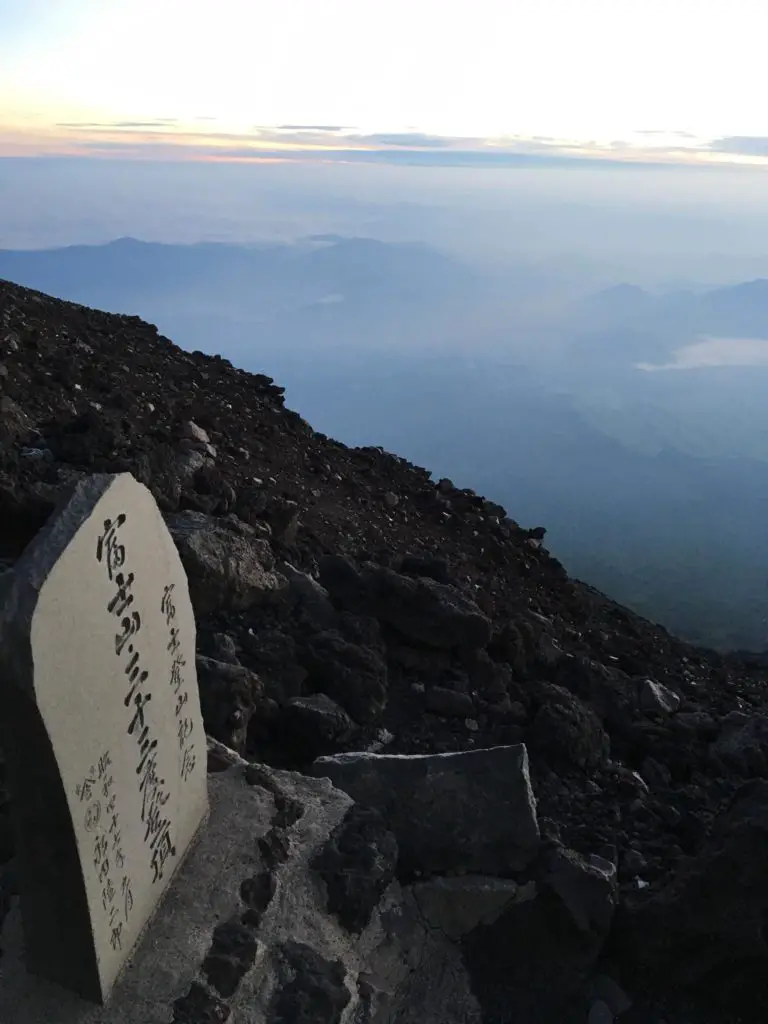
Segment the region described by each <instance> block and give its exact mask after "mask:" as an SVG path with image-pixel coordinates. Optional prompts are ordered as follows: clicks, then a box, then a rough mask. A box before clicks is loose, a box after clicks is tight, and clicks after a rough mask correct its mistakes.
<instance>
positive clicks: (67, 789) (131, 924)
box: [0, 473, 208, 1003]
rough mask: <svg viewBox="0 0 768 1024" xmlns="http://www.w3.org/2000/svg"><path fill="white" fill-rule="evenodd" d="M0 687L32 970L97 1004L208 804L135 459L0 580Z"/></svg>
mask: <svg viewBox="0 0 768 1024" xmlns="http://www.w3.org/2000/svg"><path fill="white" fill-rule="evenodd" d="M0 700H2V714H1V721H2V745H3V749H4V752H5V758H6V763H7V773H8V783H9V789H10V792H11V799H12V806H13V813H14V817H15V836H16V849H17V865H18V874H19V894H20V900H21V912H22V918H23V924H24V945H25V960H26V965H27V970H28V971H30V972H33V973H35V974H38V975H40V976H42V977H45V978H47V979H48V980H51V981H55V982H58V983H59V984H61V985H63V986H65V987H66V988H68V989H71V990H73V991H74V992H76V993H77V994H78V995H80V996H82V997H84V998H86V999H89V1000H91V1001H94V1002H98V1003H103V1002H105V1001H106V999H107V997H108V995H109V992H110V990H111V988H112V986H113V985H114V983H115V980H116V979H117V977H118V975H119V973H120V970H121V967H122V966H123V964H124V963H125V961H126V959H127V958H128V956H129V954H130V953H131V951H132V949H133V947H134V946H135V945H136V942H137V940H138V939H139V936H140V935H141V933H142V931H143V930H144V928H145V927H146V925H147V923H148V922H149V920H150V918H151V916H152V914H153V912H154V911H155V909H156V907H157V905H158V902H159V901H160V899H161V897H162V895H163V893H164V892H165V890H166V889H167V887H168V884H169V882H170V881H171V879H172V878H173V875H174V873H175V872H176V870H177V869H178V867H179V865H180V864H181V862H182V860H183V858H184V856H185V853H186V852H187V850H188V849H189V847H190V844H191V843H192V840H193V839H194V837H195V835H196V833H197V832H198V830H199V828H200V826H201V824H202V823H203V821H204V819H205V817H206V815H207V809H208V794H207V774H206V742H205V733H204V728H203V723H202V718H201V715H200V701H199V696H198V688H197V679H196V675H195V621H194V616H193V612H192V605H191V603H190V600H189V594H188V590H187V580H186V576H185V574H184V569H183V568H182V565H181V561H180V559H179V556H178V554H177V552H176V548H175V546H174V543H173V540H172V539H171V536H170V534H169V533H168V531H167V529H166V527H165V524H164V523H163V520H162V518H161V516H160V513H159V511H158V509H157V506H156V505H155V502H154V499H153V498H152V496H151V494H150V492H149V491H148V490H147V489H146V488H145V487H144V486H143V485H141V484H139V483H138V482H137V481H136V480H134V478H133V477H132V476H131V475H130V474H128V473H124V474H119V475H116V476H115V475H110V476H106V475H104V476H92V477H88V478H85V479H83V480H81V481H80V482H79V483H78V484H77V485H76V487H75V488H74V491H73V493H72V495H71V497H70V498H69V500H68V501H67V502H66V503H65V504H63V505H62V506H61V507H60V508H59V509H58V510H57V511H56V512H55V513H54V515H53V516H52V517H51V519H50V521H49V522H48V524H47V525H46V526H45V528H44V529H43V530H42V531H41V533H40V534H39V535H38V537H37V538H36V539H35V540H34V541H33V543H32V544H31V545H30V546H29V547H28V548H27V550H26V551H25V552H24V554H23V555H22V557H21V558H20V560H19V561H18V562H17V564H16V565H15V567H14V568H13V570H12V571H10V572H8V573H6V574H4V576H3V577H2V594H0Z"/></svg>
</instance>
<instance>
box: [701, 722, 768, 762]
mask: <svg viewBox="0 0 768 1024" xmlns="http://www.w3.org/2000/svg"><path fill="white" fill-rule="evenodd" d="M709 750H710V754H711V755H713V756H714V757H715V758H717V759H718V760H720V761H721V762H722V763H723V764H725V765H726V766H728V767H729V768H731V769H732V770H734V771H736V772H738V773H739V774H740V775H743V776H747V777H748V776H752V775H760V776H765V775H768V716H766V715H755V714H752V715H747V714H744V713H743V712H741V711H731V712H730V714H728V715H726V716H725V718H724V719H723V721H722V724H721V731H720V735H719V737H718V738H717V739H716V740H715V742H714V743H712V744H711V745H710V748H709Z"/></svg>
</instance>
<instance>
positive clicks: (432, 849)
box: [311, 744, 539, 875]
mask: <svg viewBox="0 0 768 1024" xmlns="http://www.w3.org/2000/svg"><path fill="white" fill-rule="evenodd" d="M311 771H312V774H313V775H317V776H326V777H327V778H329V779H331V781H332V782H333V784H334V785H335V786H338V787H339V788H340V789H343V790H344V791H345V792H346V793H349V795H350V796H351V797H352V798H353V799H354V800H356V801H358V802H359V803H362V804H367V805H369V806H371V807H375V808H376V809H377V810H378V811H379V812H380V813H381V814H382V815H383V816H384V820H385V821H386V823H387V827H388V828H390V829H391V831H392V832H393V833H394V834H395V837H396V839H397V843H398V847H399V849H400V862H399V867H400V872H401V874H405V875H409V874H411V873H422V874H451V873H471V874H483V875H503V874H505V873H506V872H509V871H516V870H520V869H521V868H524V867H525V866H526V865H528V864H529V863H530V862H531V861H532V860H533V858H534V857H535V855H536V852H537V850H538V848H539V828H538V822H537V818H536V800H535V798H534V795H533V790H532V787H531V780H530V775H529V772H528V754H527V751H526V749H525V746H524V745H523V744H517V745H515V746H507V747H492V748H490V749H484V750H473V751H468V752H463V753H452V754H427V755H414V756H405V755H397V754H369V753H351V754H338V755H336V756H333V757H321V758H318V759H317V760H316V761H315V762H314V763H313V765H312V769H311Z"/></svg>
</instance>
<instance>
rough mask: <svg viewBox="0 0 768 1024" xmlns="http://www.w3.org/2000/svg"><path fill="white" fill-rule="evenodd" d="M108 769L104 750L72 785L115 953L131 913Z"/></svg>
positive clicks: (109, 763) (108, 756)
mask: <svg viewBox="0 0 768 1024" xmlns="http://www.w3.org/2000/svg"><path fill="white" fill-rule="evenodd" d="M111 768H112V756H111V754H110V752H109V750H105V751H104V752H103V754H102V755H101V756H100V757H99V760H98V761H97V763H96V764H95V765H91V767H90V768H89V770H88V772H87V773H86V775H85V776H84V777H83V778H82V779H81V781H80V782H79V783H78V784H77V785H76V786H75V794H76V796H77V797H78V799H79V801H80V804H81V806H82V808H83V826H84V828H85V831H86V832H87V833H88V834H89V836H90V837H91V839H92V841H93V845H92V848H91V854H92V857H93V867H94V870H95V872H96V876H97V878H98V882H99V885H100V886H101V905H102V908H103V910H104V914H105V915H106V921H107V929H108V932H109V944H110V946H111V947H112V949H113V951H116V950H122V948H123V929H124V928H126V927H127V925H128V922H129V920H130V916H131V911H132V910H133V888H132V882H131V877H130V875H129V874H128V873H127V872H126V870H125V867H126V864H125V854H124V852H123V838H122V824H121V821H120V812H119V810H118V808H117V797H116V795H115V792H114V786H115V780H114V777H113V775H112V772H111Z"/></svg>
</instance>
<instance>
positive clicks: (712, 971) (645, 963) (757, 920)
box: [615, 779, 768, 1020]
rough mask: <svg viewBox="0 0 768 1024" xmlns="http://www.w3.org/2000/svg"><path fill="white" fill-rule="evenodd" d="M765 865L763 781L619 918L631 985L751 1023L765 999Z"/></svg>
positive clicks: (767, 789) (767, 796) (748, 788)
mask: <svg viewBox="0 0 768 1024" xmlns="http://www.w3.org/2000/svg"><path fill="white" fill-rule="evenodd" d="M766 863H768V781H766V780H765V779H755V780H753V781H752V782H748V783H745V784H744V785H743V786H742V787H741V788H740V789H739V790H738V791H737V793H736V794H735V796H734V798H733V800H732V801H731V804H730V806H729V807H727V808H726V809H725V810H724V811H723V812H722V813H721V814H720V815H719V816H718V818H717V819H716V820H715V822H714V823H713V826H712V829H711V833H710V835H709V837H708V838H707V840H706V841H705V843H704V844H703V846H702V847H701V848H700V850H699V851H698V853H697V854H696V855H695V856H693V857H691V858H690V859H689V860H687V861H685V862H684V863H683V864H682V866H681V869H680V870H679V871H678V872H677V874H676V875H675V876H674V877H673V878H672V880H671V881H670V882H669V883H668V884H667V885H666V886H664V887H663V888H662V889H661V890H660V891H659V892H657V893H656V894H654V895H653V896H652V897H651V898H650V899H647V900H644V901H637V902H635V903H634V904H629V905H628V906H627V908H626V910H625V911H624V913H623V914H622V916H621V919H618V918H617V929H616V933H615V939H616V951H617V953H618V955H619V956H620V960H621V962H622V964H623V966H624V968H625V970H626V972H627V978H628V979H629V980H631V982H632V987H634V988H635V990H636V991H645V992H663V991H667V992H673V993H680V994H684V995H685V996H686V998H687V999H690V1000H692V1002H691V1003H690V1006H691V1009H693V1007H694V1006H700V1007H702V1008H704V1007H708V1008H713V1007H714V1006H715V1005H717V1007H718V1008H720V1009H721V1010H722V1009H724V1008H725V1007H728V1008H729V1009H731V1012H732V1013H733V1014H734V1016H733V1017H732V1018H728V1019H733V1020H737V1019H744V1020H749V1019H753V1013H752V1011H753V1010H754V1008H755V1006H756V1005H758V1004H757V1003H755V1002H754V999H755V998H756V996H755V993H756V992H762V993H764V995H765V996H766V997H768V941H767V939H766V934H765V922H766V920H768V872H767V871H766ZM694 1000H700V1001H701V1002H698V1003H697V1002H695V1001H694ZM686 1005H689V1004H688V1003H687V1004H686ZM739 1012H741V1013H742V1014H744V1016H743V1017H739V1016H738V1013H739ZM707 1019H708V1018H707ZM718 1019H720V1018H718Z"/></svg>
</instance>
